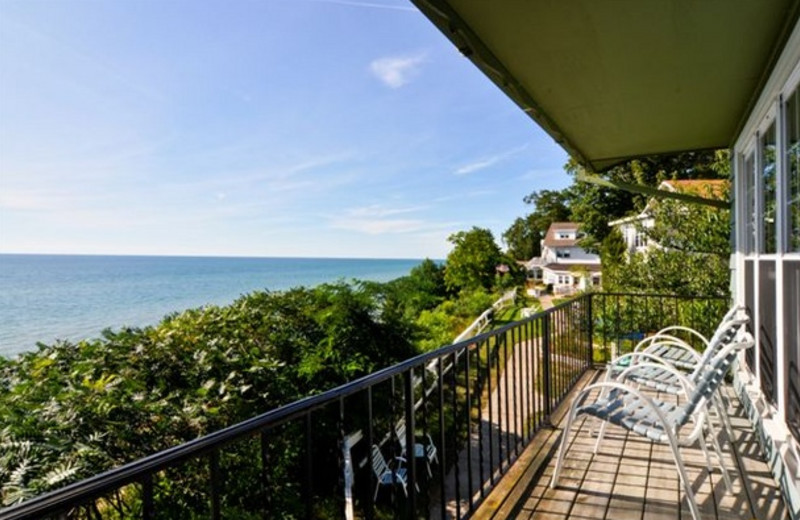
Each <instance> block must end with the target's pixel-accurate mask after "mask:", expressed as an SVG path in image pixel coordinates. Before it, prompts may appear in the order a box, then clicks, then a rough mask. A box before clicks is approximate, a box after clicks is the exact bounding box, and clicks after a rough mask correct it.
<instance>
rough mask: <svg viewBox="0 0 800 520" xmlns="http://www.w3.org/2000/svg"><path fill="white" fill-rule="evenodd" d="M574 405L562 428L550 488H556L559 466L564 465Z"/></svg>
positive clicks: (574, 410) (575, 410)
mask: <svg viewBox="0 0 800 520" xmlns="http://www.w3.org/2000/svg"><path fill="white" fill-rule="evenodd" d="M576 404H577V403H575V402H573V403H572V406H571V407H570V409H569V415H568V416H567V425H566V426H564V432H563V433H562V434H561V446H559V447H558V455H556V469H555V471H553V478H552V480H550V487H551V488H555V487H556V486H558V476H559V474H560V473H561V466H563V465H564V452H565V451H566V449H567V444H568V441H569V432H570V430H571V429H572V421H574V420H575V415H576V413H577V408H576ZM603 426H605V423H603Z"/></svg>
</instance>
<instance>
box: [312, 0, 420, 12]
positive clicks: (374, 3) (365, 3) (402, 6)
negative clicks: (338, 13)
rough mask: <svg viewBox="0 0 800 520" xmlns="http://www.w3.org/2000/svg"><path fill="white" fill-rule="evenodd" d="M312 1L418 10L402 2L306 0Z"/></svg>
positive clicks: (350, 5) (395, 9)
mask: <svg viewBox="0 0 800 520" xmlns="http://www.w3.org/2000/svg"><path fill="white" fill-rule="evenodd" d="M306 1H311V2H316V3H320V4H336V5H345V6H348V7H364V8H367V9H390V10H392V11H416V9H415V8H413V7H411V6H407V5H400V4H396V3H394V4H392V3H388V4H384V3H378V2H360V1H358V0H306Z"/></svg>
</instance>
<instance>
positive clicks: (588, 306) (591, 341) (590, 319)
mask: <svg viewBox="0 0 800 520" xmlns="http://www.w3.org/2000/svg"><path fill="white" fill-rule="evenodd" d="M593 298H594V294H592V293H588V294H587V295H586V311H585V312H586V314H585V316H586V318H587V319H588V326H587V327H586V333H587V334H588V335H589V337H588V338H587V339H588V341H587V343H588V347H589V352H588V356H589V359H588V360H587V363H588V364H587V365H586V366H587V367H588V368H591V367H592V365H593V364H594V314H593V313H592V299H593Z"/></svg>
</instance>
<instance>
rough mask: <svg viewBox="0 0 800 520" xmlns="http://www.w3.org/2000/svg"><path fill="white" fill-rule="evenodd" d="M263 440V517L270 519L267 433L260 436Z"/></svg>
mask: <svg viewBox="0 0 800 520" xmlns="http://www.w3.org/2000/svg"><path fill="white" fill-rule="evenodd" d="M259 437H260V440H261V443H260V444H261V493H262V495H263V496H262V500H263V502H264V509H263V510H262V512H263V517H264V518H265V519H267V518H270V501H271V495H270V492H269V487H270V485H269V484H270V483H269V480H270V479H269V439H267V432H266V431H262V432H261V434H260V435H259Z"/></svg>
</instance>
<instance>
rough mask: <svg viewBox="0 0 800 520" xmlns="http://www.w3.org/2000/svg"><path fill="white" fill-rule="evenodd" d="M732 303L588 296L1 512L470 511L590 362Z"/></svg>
mask: <svg viewBox="0 0 800 520" xmlns="http://www.w3.org/2000/svg"><path fill="white" fill-rule="evenodd" d="M726 305H727V304H726V302H724V301H722V300H720V299H714V298H676V297H672V296H657V295H656V296H653V295H650V296H642V295H625V294H585V295H583V296H580V297H578V298H575V299H573V300H570V301H568V302H565V303H562V304H560V305H558V306H556V307H554V308H552V309H548V310H547V311H544V312H540V313H537V314H535V315H533V316H531V317H530V318H527V319H524V320H522V321H518V322H515V323H512V324H509V325H506V326H503V327H501V328H498V329H496V330H492V331H490V332H486V333H484V334H481V335H478V336H475V337H473V338H470V339H468V340H465V341H462V342H459V343H457V344H453V345H449V346H446V347H442V348H440V349H438V350H436V351H433V352H429V353H425V354H422V355H420V356H417V357H415V358H412V359H409V360H407V361H405V362H403V363H400V364H397V365H395V366H392V367H389V368H386V369H384V370H381V371H378V372H376V373H373V374H371V375H369V376H366V377H364V378H361V379H359V380H356V381H353V382H351V383H349V384H346V385H344V386H341V387H338V388H335V389H333V390H330V391H327V392H324V393H322V394H319V395H315V396H312V397H308V398H305V399H302V400H299V401H296V402H293V403H291V404H288V405H286V406H283V407H280V408H278V409H275V410H272V411H270V412H267V413H265V414H263V415H260V416H257V417H253V418H252V419H250V420H247V421H244V422H242V423H239V424H236V425H234V426H231V427H228V428H226V429H223V430H220V431H217V432H215V433H213V434H210V435H207V436H205V437H202V438H199V439H196V440H194V441H192V442H189V443H186V444H183V445H180V446H176V447H174V448H171V449H168V450H165V451H162V452H159V453H156V454H154V455H151V456H149V457H146V458H144V459H140V460H137V461H135V462H132V463H130V464H127V465H125V466H122V467H119V468H116V469H113V470H110V471H108V472H106V473H103V474H100V475H97V476H94V477H92V478H89V479H86V480H84V481H81V482H78V483H75V484H72V485H69V486H66V487H64V488H61V489H58V490H56V491H53V492H50V493H48V494H44V495H41V496H38V497H35V498H32V499H30V500H28V501H26V502H23V503H21V504H18V505H15V506H13V507H10V508H7V509H5V510H0V519H3V520H5V519H12V518H13V519H27V518H58V519H62V518H87V519H95V518H114V519H123V518H143V519H147V520H149V519H154V518H197V517H211V518H214V519H220V518H245V519H247V518H275V517H281V518H345V517H349V518H352V517H357V518H366V519H373V518H385V517H402V518H419V517H423V518H442V519H443V518H457V519H461V518H468V517H469V516H470V515H471V514H472V513H473V512H474V511H475V509H476V507H477V506H478V505H479V504H480V503H481V502H482V500H483V499H484V498H485V497H486V496H487V494H488V493H489V492H490V491H491V490H492V488H493V487H494V485H495V483H496V482H497V481H498V480H499V479H500V477H501V476H502V475H503V474H504V473H506V472H507V470H508V468H509V467H510V466H511V464H512V463H513V462H514V460H515V459H516V458H517V457H518V456H519V455H520V453H521V452H522V451H523V450H524V449H525V447H526V446H527V445H528V444H529V443H530V440H531V439H532V438H533V436H534V434H535V433H536V432H537V431H538V430H539V429H540V428H541V427H542V426H543V425H546V424H548V421H549V416H550V414H551V412H552V410H553V409H554V408H555V407H556V406H557V405H558V404H559V403H560V402H561V401H562V400H563V399H564V398H565V397H566V395H567V394H568V393H569V391H570V390H571V388H572V387H573V386H574V384H575V383H576V382H577V381H578V379H579V378H580V377H581V375H582V374H583V373H584V372H585V371H586V370H587V369H589V368H590V367H592V365H593V363H595V362H603V361H606V360H607V359H609V357H610V355H611V353H612V351H614V350H616V351H624V350H625V349H627V348H629V347H632V344H633V342H634V341H635V339H636V338H638V337H639V335H643V334H647V333H650V332H653V331H655V330H658V328H660V327H662V326H664V325H666V324H682V325H689V326H695V327H696V328H700V329H701V330H705V331H706V332H708V330H707V329H708V327H711V328H713V326H714V324H715V322H716V321H717V320H718V319H719V317H721V316H722V314H723V313H724V311H725V307H726ZM398 432H402V433H400V434H399V435H402V436H403V437H404V438H403V439H401V438H398ZM373 445H374V446H376V447H377V449H376V450H373V449H372V446H373ZM403 446H406V447H408V449H406V450H405V451H404V450H403ZM401 455H402V456H404V457H405V459H406V461H405V462H402V461H401V460H400V459H398V458H396V457H399V456H401ZM381 460H383V461H385V462H386V466H384V465H382V464H381ZM393 482H394V484H393ZM351 513H352V516H351Z"/></svg>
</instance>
